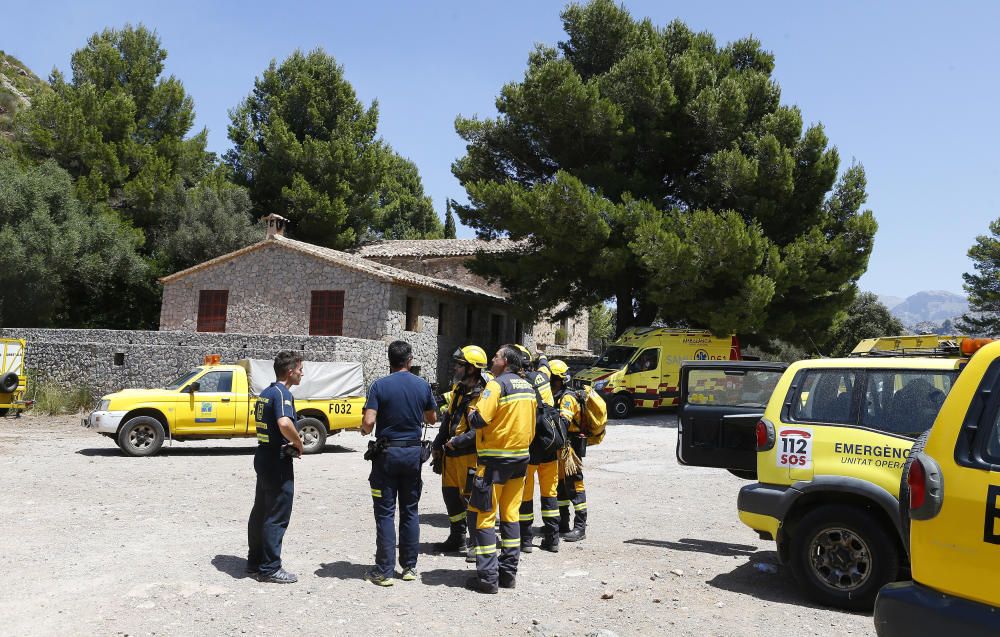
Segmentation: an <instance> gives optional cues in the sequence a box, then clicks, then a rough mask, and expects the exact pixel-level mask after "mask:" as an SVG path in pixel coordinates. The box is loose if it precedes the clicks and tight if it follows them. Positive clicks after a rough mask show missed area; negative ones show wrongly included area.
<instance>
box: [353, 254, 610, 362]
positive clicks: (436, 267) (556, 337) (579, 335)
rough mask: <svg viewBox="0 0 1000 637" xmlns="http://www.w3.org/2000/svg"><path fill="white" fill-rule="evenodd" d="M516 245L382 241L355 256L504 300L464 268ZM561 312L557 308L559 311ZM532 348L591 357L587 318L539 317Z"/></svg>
mask: <svg viewBox="0 0 1000 637" xmlns="http://www.w3.org/2000/svg"><path fill="white" fill-rule="evenodd" d="M517 248H518V244H517V242H515V241H511V240H510V239H495V240H493V241H482V240H479V239H421V240H399V241H382V242H380V243H376V244H372V245H368V246H364V247H362V248H360V249H359V250H358V251H357V252H356V254H358V255H359V256H362V257H364V258H366V259H369V260H371V261H376V262H378V263H382V264H384V265H390V266H393V267H396V268H400V269H403V270H408V271H410V272H415V273H419V274H423V275H426V276H431V277H435V278H438V279H445V280H449V281H456V282H460V283H463V284H466V285H470V286H473V287H475V288H476V289H480V290H489V291H490V292H492V293H494V294H496V295H498V296H502V297H505V298H506V296H507V293H506V291H505V290H504V289H503V288H502V287H500V285H499V284H497V283H490V282H489V281H487V280H486V279H484V278H482V277H480V276H478V275H476V274H473V273H472V272H470V271H469V269H468V268H467V267H466V264H467V263H468V262H469V260H471V259H472V258H473V257H475V255H476V253H478V252H485V253H488V254H495V253H509V254H511V255H512V257H513V256H514V255H516V253H517ZM559 309H561V308H556V311H558V310H559ZM531 331H532V336H533V338H534V343H535V347H536V348H537V349H538V350H539V351H543V352H545V353H547V354H549V356H552V355H565V354H569V355H573V356H589V355H590V354H591V351H590V346H589V342H588V338H587V331H588V316H587V313H586V312H579V313H577V314H575V315H573V316H570V317H568V318H564V319H561V320H558V321H556V320H550V318H549V317H541V318H540V319H538V320H536V321H535V322H534V324H533V326H532V328H531Z"/></svg>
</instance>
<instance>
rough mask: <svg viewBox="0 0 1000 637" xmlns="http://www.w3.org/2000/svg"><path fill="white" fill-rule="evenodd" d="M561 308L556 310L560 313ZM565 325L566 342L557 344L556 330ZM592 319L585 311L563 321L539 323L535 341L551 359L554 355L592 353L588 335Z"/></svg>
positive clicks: (536, 325)
mask: <svg viewBox="0 0 1000 637" xmlns="http://www.w3.org/2000/svg"><path fill="white" fill-rule="evenodd" d="M559 309H560V308H556V311H558V310H559ZM564 324H565V327H566V342H565V343H564V344H557V343H556V330H557V329H559V328H560V327H562V326H563V325H564ZM589 325H590V318H589V316H588V314H587V312H586V310H583V311H581V312H579V313H578V314H576V315H574V316H570V317H569V318H567V319H566V321H565V323H564V322H562V321H545V320H543V321H538V322H537V323H535V341H536V342H537V343H538V344H539V349H542V348H544V350H545V352H546V353H547V354H549V357H550V358H551V355H552V354H561V353H566V352H578V353H587V354H589V352H590V344H589V342H588V338H587V333H588V331H589Z"/></svg>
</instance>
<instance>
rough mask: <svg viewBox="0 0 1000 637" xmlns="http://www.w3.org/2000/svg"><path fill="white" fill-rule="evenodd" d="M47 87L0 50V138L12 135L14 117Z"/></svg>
mask: <svg viewBox="0 0 1000 637" xmlns="http://www.w3.org/2000/svg"><path fill="white" fill-rule="evenodd" d="M48 88H49V85H48V83H47V82H45V81H44V80H42V79H40V78H39V77H38V76H37V75H35V74H34V73H32V72H31V69H29V68H28V67H27V66H25V65H24V64H23V63H22V62H21V61H20V60H18V59H17V58H16V57H14V56H13V55H9V54H7V53H6V52H4V51H2V50H0V138H4V139H9V138H10V137H11V136H12V135H13V122H14V115H15V114H17V112H18V111H20V110H22V109H24V108H27V107H28V106H29V105H30V104H31V100H32V99H34V98H35V97H36V96H37V95H38V94H39V93H40V92H41V91H45V90H48Z"/></svg>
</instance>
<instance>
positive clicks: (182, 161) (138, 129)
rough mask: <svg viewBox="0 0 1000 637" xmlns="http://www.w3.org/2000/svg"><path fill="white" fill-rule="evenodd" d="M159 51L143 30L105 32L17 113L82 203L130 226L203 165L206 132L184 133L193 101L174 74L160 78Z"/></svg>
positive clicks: (146, 220)
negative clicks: (68, 73) (103, 207)
mask: <svg viewBox="0 0 1000 637" xmlns="http://www.w3.org/2000/svg"><path fill="white" fill-rule="evenodd" d="M166 56H167V52H166V51H165V50H164V49H163V48H162V46H161V45H160V40H159V38H158V37H157V35H156V33H155V32H152V31H150V30H148V29H147V28H145V27H144V26H141V25H140V26H138V27H132V26H130V25H128V26H126V27H125V28H123V29H121V30H117V29H105V30H104V31H102V32H101V33H98V34H94V35H93V36H91V37H90V39H89V40H88V41H87V45H86V46H85V47H84V48H82V49H79V50H77V51H76V52H75V53H74V54H73V56H72V61H71V69H72V78H71V79H70V80H69V81H67V80H66V79H65V77H64V76H63V74H62V73H61V72H60V71H58V70H54V71H53V72H52V75H51V77H50V83H51V85H52V91H51V92H45V93H43V94H42V95H40V96H39V98H38V99H37V100H36V101H35V102H34V103H33V104H32V107H31V108H30V109H29V110H28V111H27V112H26V113H25V133H24V136H23V139H22V141H23V143H24V145H25V147H26V148H27V150H28V152H29V153H30V154H32V155H33V156H35V157H38V158H41V159H45V158H52V159H54V160H56V161H57V162H58V163H59V165H60V166H62V167H63V168H64V169H66V170H67V171H68V172H69V173H70V175H72V176H73V177H74V179H75V187H76V193H77V195H78V197H79V198H80V199H81V200H82V201H83V202H84V203H87V204H92V205H93V204H107V205H110V207H111V208H113V209H115V210H119V211H120V212H121V213H122V216H123V218H124V219H126V220H128V221H130V222H132V223H133V224H134V225H135V226H136V227H138V228H141V229H148V228H151V227H153V226H155V225H156V224H157V223H158V222H159V220H158V219H156V218H155V214H154V212H153V209H154V203H155V202H156V201H157V200H158V199H159V198H160V197H161V196H163V195H164V194H167V193H172V192H174V190H175V188H176V187H177V186H178V185H181V184H190V183H194V182H195V181H197V180H198V179H199V178H200V177H202V176H203V175H204V174H205V173H206V172H207V171H208V169H209V168H210V165H211V162H212V161H213V156H212V155H211V154H210V153H207V152H206V151H205V142H206V139H207V134H206V131H204V130H202V131H201V132H199V133H197V134H196V135H195V136H193V137H191V138H189V139H185V136H186V135H187V134H188V132H189V131H190V130H191V127H192V125H193V123H194V105H193V102H192V100H191V98H190V97H189V96H188V95H187V94H186V92H185V91H184V87H183V86H182V85H181V82H180V81H179V80H177V79H176V78H175V77H173V76H170V77H166V78H164V77H161V74H162V72H163V62H164V60H165V59H166Z"/></svg>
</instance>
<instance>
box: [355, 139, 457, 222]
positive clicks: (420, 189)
mask: <svg viewBox="0 0 1000 637" xmlns="http://www.w3.org/2000/svg"><path fill="white" fill-rule="evenodd" d="M384 152H385V154H386V157H385V168H386V170H385V174H384V176H383V178H382V183H381V184H379V187H378V189H377V190H376V208H375V211H374V214H373V217H372V221H371V226H370V230H369V232H370V234H373V235H374V236H375V237H376V238H382V239H440V238H441V237H442V236H443V234H444V230H443V228H442V227H441V220H440V219H438V216H437V213H435V212H434V205H433V204H432V203H431V198H430V197H428V196H426V195H424V186H423V183H422V182H421V180H420V173H419V172H418V171H417V166H416V164H414V163H413V162H412V161H410V160H409V159H405V158H403V157H400V156H399V155H397V154H396V153H394V152H392V150H391V149H388V148H387V149H386V150H385V151H384Z"/></svg>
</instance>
